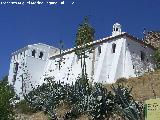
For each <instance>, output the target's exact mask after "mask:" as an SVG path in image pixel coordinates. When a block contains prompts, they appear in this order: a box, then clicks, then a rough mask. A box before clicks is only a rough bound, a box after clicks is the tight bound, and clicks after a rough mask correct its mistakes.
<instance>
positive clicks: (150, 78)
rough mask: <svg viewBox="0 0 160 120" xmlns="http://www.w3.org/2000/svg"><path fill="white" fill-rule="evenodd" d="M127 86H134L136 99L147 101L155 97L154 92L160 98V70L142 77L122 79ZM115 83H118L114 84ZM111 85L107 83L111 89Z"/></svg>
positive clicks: (121, 82)
mask: <svg viewBox="0 0 160 120" xmlns="http://www.w3.org/2000/svg"><path fill="white" fill-rule="evenodd" d="M119 83H120V84H123V85H124V86H126V87H133V89H132V95H133V97H134V99H135V100H138V101H145V100H147V99H150V98H155V97H154V92H153V91H155V94H156V97H157V98H158V97H159V98H160V70H157V71H155V72H152V73H146V74H145V75H143V76H141V77H135V78H129V79H128V80H124V81H120V82H119ZM113 85H116V83H115V84H113ZM110 86H111V85H105V87H106V88H107V89H109V90H111V88H110Z"/></svg>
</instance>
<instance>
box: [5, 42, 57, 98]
mask: <svg viewBox="0 0 160 120" xmlns="http://www.w3.org/2000/svg"><path fill="white" fill-rule="evenodd" d="M33 50H35V51H36V52H35V57H34V56H32V51H33ZM58 51H59V50H58V49H57V48H53V47H50V46H48V45H45V44H34V45H28V46H27V47H25V48H23V49H20V50H18V51H16V52H14V53H13V54H12V59H11V62H10V70H9V76H8V78H9V82H10V84H12V85H14V87H15V90H16V94H18V95H19V97H21V98H22V86H25V87H24V89H23V93H28V92H29V91H31V90H32V87H36V86H37V85H39V83H41V78H42V76H43V73H44V69H45V65H46V63H47V61H48V58H49V57H50V55H51V54H52V55H53V54H57V52H58ZM40 52H43V56H42V58H39V55H40ZM15 63H18V64H19V65H18V71H17V74H16V73H15V65H14V64H15ZM15 74H16V81H14V75H15ZM22 77H23V79H24V81H23V83H24V84H22Z"/></svg>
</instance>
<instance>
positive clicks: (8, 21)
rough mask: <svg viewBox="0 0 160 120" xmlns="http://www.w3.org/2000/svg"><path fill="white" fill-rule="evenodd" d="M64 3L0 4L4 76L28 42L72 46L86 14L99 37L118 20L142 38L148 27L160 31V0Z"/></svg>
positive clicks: (68, 0) (0, 65)
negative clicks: (14, 55)
mask: <svg viewBox="0 0 160 120" xmlns="http://www.w3.org/2000/svg"><path fill="white" fill-rule="evenodd" d="M1 1H2V0H1ZM1 1H0V2H1ZM3 1H5V0H3ZM8 1H10V0H8ZM15 1H16V0H15ZM18 1H20V0H18ZM22 1H26V2H27V0H22ZM30 1H31V0H30ZM34 1H36V0H34ZM37 1H38V0H37ZM41 1H42V0H41ZM44 1H46V0H44ZM48 1H49V0H48ZM50 1H54V0H50ZM55 1H56V0H55ZM57 1H58V2H60V1H62V0H57ZM98 1H101V2H98ZM64 2H65V4H64V5H60V4H57V5H47V4H44V5H11V4H7V5H2V4H1V5H0V40H1V44H0V77H2V76H4V75H8V71H9V63H10V58H11V53H12V52H14V51H15V50H18V49H20V48H22V47H24V46H26V45H28V44H34V43H39V42H41V43H45V44H49V45H52V46H55V47H58V41H59V40H63V41H64V44H65V48H70V47H72V46H73V44H74V40H75V34H76V31H77V27H78V25H79V24H80V23H81V22H82V21H83V18H84V16H89V21H90V23H91V25H92V26H93V27H94V28H95V31H96V33H95V39H99V38H103V37H106V36H109V35H111V32H112V25H113V24H114V23H115V22H119V23H120V24H121V25H122V31H125V32H128V33H130V34H132V35H135V36H137V37H140V38H141V37H143V29H144V28H146V29H148V30H160V6H159V5H160V1H159V0H64ZM72 2H74V4H72Z"/></svg>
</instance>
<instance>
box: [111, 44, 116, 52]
mask: <svg viewBox="0 0 160 120" xmlns="http://www.w3.org/2000/svg"><path fill="white" fill-rule="evenodd" d="M115 51H116V44H115V43H113V44H112V53H115Z"/></svg>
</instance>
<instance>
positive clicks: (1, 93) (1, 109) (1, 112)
mask: <svg viewBox="0 0 160 120" xmlns="http://www.w3.org/2000/svg"><path fill="white" fill-rule="evenodd" d="M14 95H15V94H14V90H13V88H12V86H10V85H8V77H7V76H6V77H5V78H4V79H3V80H2V81H0V120H13V115H14V114H13V106H12V105H11V101H12V98H13V97H14Z"/></svg>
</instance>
